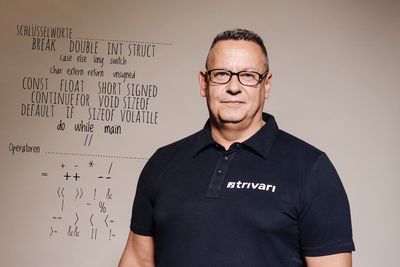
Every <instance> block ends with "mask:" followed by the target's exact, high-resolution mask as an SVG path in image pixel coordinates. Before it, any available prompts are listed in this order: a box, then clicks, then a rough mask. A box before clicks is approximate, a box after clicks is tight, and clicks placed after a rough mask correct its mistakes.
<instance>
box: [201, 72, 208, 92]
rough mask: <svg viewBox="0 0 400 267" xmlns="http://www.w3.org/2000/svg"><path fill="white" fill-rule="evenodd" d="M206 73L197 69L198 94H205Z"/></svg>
mask: <svg viewBox="0 0 400 267" xmlns="http://www.w3.org/2000/svg"><path fill="white" fill-rule="evenodd" d="M207 83H208V82H207V74H206V72H205V71H199V86H200V95H201V96H203V97H205V96H206V95H207Z"/></svg>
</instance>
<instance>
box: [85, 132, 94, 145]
mask: <svg viewBox="0 0 400 267" xmlns="http://www.w3.org/2000/svg"><path fill="white" fill-rule="evenodd" d="M92 138H93V134H90V138H89V134H87V135H86V139H85V143H84V146H86V144H87V145H88V146H90V144H91V143H92ZM88 139H89V140H88Z"/></svg>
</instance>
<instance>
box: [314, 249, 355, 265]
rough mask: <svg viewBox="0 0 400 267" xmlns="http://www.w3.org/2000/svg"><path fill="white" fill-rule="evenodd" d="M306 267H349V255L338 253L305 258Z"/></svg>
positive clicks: (350, 258) (350, 261) (350, 260)
mask: <svg viewBox="0 0 400 267" xmlns="http://www.w3.org/2000/svg"><path fill="white" fill-rule="evenodd" d="M306 263H307V267H351V266H352V265H351V263H352V257H351V253H350V252H348V253H338V254H333V255H328V256H320V257H306Z"/></svg>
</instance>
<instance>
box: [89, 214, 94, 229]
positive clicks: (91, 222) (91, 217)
mask: <svg viewBox="0 0 400 267" xmlns="http://www.w3.org/2000/svg"><path fill="white" fill-rule="evenodd" d="M92 219H93V213H92V216H90V219H89V221H90V224H91V225H92V226H93V221H92Z"/></svg>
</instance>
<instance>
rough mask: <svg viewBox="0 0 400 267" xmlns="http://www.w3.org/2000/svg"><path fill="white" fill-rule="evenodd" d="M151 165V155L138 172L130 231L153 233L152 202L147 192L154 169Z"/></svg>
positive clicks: (141, 233)
mask: <svg viewBox="0 0 400 267" xmlns="http://www.w3.org/2000/svg"><path fill="white" fill-rule="evenodd" d="M153 165H154V159H153V157H152V158H150V159H149V161H148V162H147V163H146V165H145V166H144V168H143V170H142V172H141V173H140V176H139V180H138V183H137V187H136V194H135V199H134V201H133V206H132V217H131V224H130V228H131V230H132V232H134V233H136V234H138V235H145V236H152V235H153V229H154V227H153V204H152V201H151V197H150V194H149V191H150V188H149V187H150V182H151V180H152V174H153V170H154V168H153Z"/></svg>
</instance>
